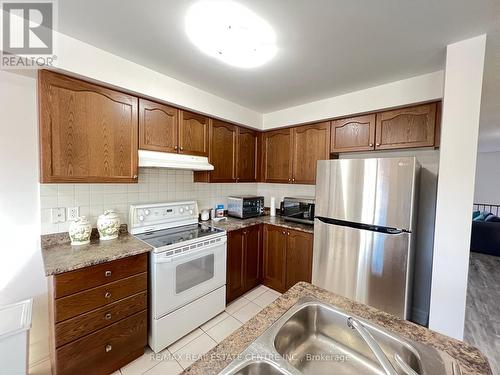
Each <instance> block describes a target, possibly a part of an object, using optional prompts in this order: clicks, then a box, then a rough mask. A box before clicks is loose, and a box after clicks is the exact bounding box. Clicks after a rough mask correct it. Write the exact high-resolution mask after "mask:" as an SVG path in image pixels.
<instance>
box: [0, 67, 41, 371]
mask: <svg viewBox="0 0 500 375" xmlns="http://www.w3.org/2000/svg"><path fill="white" fill-rule="evenodd" d="M0 114H1V122H0V160H1V161H2V162H1V163H0V176H2V178H1V179H0V238H1V239H2V246H1V248H0V305H4V304H7V303H12V302H16V301H20V300H23V299H26V298H30V297H33V298H34V310H33V328H32V330H31V350H30V362H32V363H33V362H36V361H39V360H40V359H43V358H45V357H47V356H48V330H47V327H48V315H47V283H46V279H45V277H44V274H43V271H42V259H41V255H40V251H39V241H40V219H39V217H40V204H39V191H38V151H37V150H38V135H37V126H36V124H37V119H36V80H35V79H33V78H30V77H26V76H21V75H18V74H14V73H7V72H5V71H0Z"/></svg>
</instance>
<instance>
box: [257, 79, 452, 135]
mask: <svg viewBox="0 0 500 375" xmlns="http://www.w3.org/2000/svg"><path fill="white" fill-rule="evenodd" d="M443 75H444V73H443V71H438V72H434V73H429V74H424V75H420V76H417V77H413V78H409V79H404V80H401V81H396V82H391V83H386V84H384V85H380V86H376V87H371V88H368V89H365V90H359V91H354V92H351V93H348V94H345V95H340V96H335V97H332V98H327V99H323V100H318V101H316V102H312V103H307V104H302V105H298V106H295V107H290V108H286V109H282V110H280V111H276V112H271V113H266V114H264V118H263V128H264V129H269V128H274V127H281V126H288V125H294V124H299V123H306V122H313V121H320V120H322V119H328V118H334V117H341V116H347V115H352V114H357V113H363V112H371V111H376V110H380V109H384V108H391V107H397V106H403V105H406V104H413V103H419V102H425V101H430V100H437V99H441V98H442V97H443Z"/></svg>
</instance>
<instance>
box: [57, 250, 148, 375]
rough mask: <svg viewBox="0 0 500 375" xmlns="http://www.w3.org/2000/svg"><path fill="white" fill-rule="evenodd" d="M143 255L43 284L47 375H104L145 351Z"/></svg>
mask: <svg viewBox="0 0 500 375" xmlns="http://www.w3.org/2000/svg"><path fill="white" fill-rule="evenodd" d="M147 264H148V263H147V254H140V255H135V256H131V257H128V258H124V259H120V260H116V261H112V262H108V263H104V264H99V265H96V266H90V267H86V268H82V269H79V270H75V271H70V272H66V273H62V274H59V275H55V276H52V277H51V278H50V279H49V289H50V293H49V319H50V355H51V364H52V373H53V374H55V375H61V374H88V373H92V374H110V373H112V372H114V371H116V370H118V369H119V368H121V367H122V366H124V365H125V364H127V363H129V362H131V361H132V360H134V359H135V358H138V357H139V356H141V355H142V354H143V353H144V348H145V347H146V345H147V331H148V330H147V321H148V316H147V306H148V296H147V285H148V284H147V279H148V273H147V271H148V269H147Z"/></svg>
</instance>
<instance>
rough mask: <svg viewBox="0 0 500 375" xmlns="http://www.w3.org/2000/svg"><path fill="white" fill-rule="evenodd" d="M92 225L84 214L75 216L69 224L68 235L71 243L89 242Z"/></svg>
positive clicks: (81, 243)
mask: <svg viewBox="0 0 500 375" xmlns="http://www.w3.org/2000/svg"><path fill="white" fill-rule="evenodd" d="M91 233H92V226H91V225H90V222H89V221H88V220H87V218H86V217H85V216H80V217H77V218H76V219H75V220H73V221H72V222H71V224H70V225H69V237H70V238H71V244H72V245H86V244H88V243H90V234H91Z"/></svg>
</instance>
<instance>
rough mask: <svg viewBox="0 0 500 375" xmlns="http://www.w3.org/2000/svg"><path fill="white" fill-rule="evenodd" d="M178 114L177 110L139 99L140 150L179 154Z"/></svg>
mask: <svg viewBox="0 0 500 375" xmlns="http://www.w3.org/2000/svg"><path fill="white" fill-rule="evenodd" d="M178 114H179V110H178V109H177V108H173V107H169V106H167V105H164V104H159V103H155V102H151V101H149V100H145V99H139V148H140V149H141V150H151V151H161V152H177V142H178V139H177V129H178V127H179V122H178V120H179V115H178Z"/></svg>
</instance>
